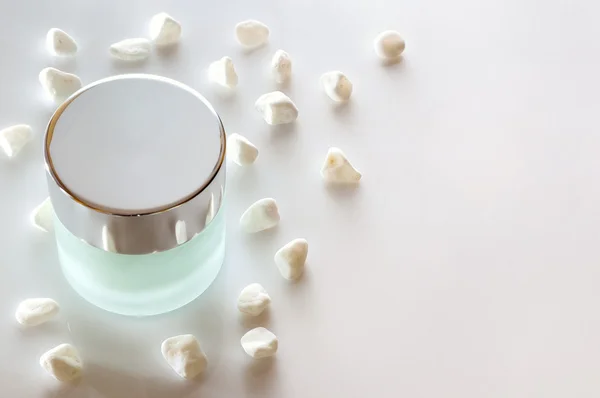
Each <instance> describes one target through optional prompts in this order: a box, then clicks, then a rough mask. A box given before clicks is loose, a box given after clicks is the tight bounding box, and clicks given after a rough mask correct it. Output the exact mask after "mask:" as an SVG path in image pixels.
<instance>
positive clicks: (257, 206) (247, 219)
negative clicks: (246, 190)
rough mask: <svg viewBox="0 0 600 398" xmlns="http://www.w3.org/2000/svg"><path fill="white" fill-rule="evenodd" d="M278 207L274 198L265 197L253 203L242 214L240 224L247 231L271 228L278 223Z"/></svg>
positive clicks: (252, 231)
mask: <svg viewBox="0 0 600 398" xmlns="http://www.w3.org/2000/svg"><path fill="white" fill-rule="evenodd" d="M279 219H280V216H279V209H278V208H277V202H275V199H271V198H265V199H261V200H259V201H257V202H255V203H253V204H252V205H251V206H250V207H248V209H247V210H246V211H245V212H244V214H242V217H241V218H240V226H241V227H242V230H243V231H244V232H247V233H250V234H252V233H255V232H260V231H264V230H265V229H269V228H273V227H274V226H276V225H277V224H279Z"/></svg>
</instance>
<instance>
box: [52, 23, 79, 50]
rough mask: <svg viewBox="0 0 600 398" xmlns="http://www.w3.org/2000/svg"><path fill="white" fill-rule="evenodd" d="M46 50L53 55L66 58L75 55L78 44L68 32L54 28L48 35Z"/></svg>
mask: <svg viewBox="0 0 600 398" xmlns="http://www.w3.org/2000/svg"><path fill="white" fill-rule="evenodd" d="M46 48H47V49H48V51H49V52H50V54H52V55H57V56H63V57H66V56H71V55H75V53H76V52H77V43H76V42H75V39H73V38H72V37H71V36H69V35H68V34H67V32H65V31H63V30H60V29H57V28H52V29H50V30H49V31H48V34H46Z"/></svg>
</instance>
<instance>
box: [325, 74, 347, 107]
mask: <svg viewBox="0 0 600 398" xmlns="http://www.w3.org/2000/svg"><path fill="white" fill-rule="evenodd" d="M321 85H322V86H323V89H324V90H325V93H326V94H327V95H328V96H329V98H331V99H332V100H334V101H337V102H342V101H348V100H349V99H350V96H351V95H352V82H351V81H350V79H348V77H346V75H344V74H343V73H342V72H340V71H337V70H334V71H331V72H327V73H324V74H323V76H321Z"/></svg>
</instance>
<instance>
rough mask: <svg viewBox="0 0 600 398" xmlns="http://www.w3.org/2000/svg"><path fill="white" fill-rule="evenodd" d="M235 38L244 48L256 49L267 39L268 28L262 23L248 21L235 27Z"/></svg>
mask: <svg viewBox="0 0 600 398" xmlns="http://www.w3.org/2000/svg"><path fill="white" fill-rule="evenodd" d="M235 36H236V37H237V40H238V42H239V43H240V44H241V45H243V46H245V47H250V48H254V47H258V46H260V45H263V44H264V43H266V42H267V40H268V39H269V27H268V26H267V25H265V24H264V23H262V22H259V21H255V20H253V19H249V20H247V21H242V22H240V23H238V24H237V25H235Z"/></svg>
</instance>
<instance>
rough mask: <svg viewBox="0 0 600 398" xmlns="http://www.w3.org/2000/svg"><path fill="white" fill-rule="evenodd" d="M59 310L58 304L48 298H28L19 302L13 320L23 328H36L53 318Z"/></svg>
mask: <svg viewBox="0 0 600 398" xmlns="http://www.w3.org/2000/svg"><path fill="white" fill-rule="evenodd" d="M59 310H60V307H59V305H58V303H57V302H56V301H54V300H52V299H50V298H30V299H27V300H23V301H21V303H20V304H19V305H18V307H17V311H16V312H15V318H16V319H17V322H19V323H20V324H21V325H23V326H37V325H41V324H42V323H46V322H48V321H49V320H51V319H52V318H54V317H55V316H56V314H58V311H59Z"/></svg>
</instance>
